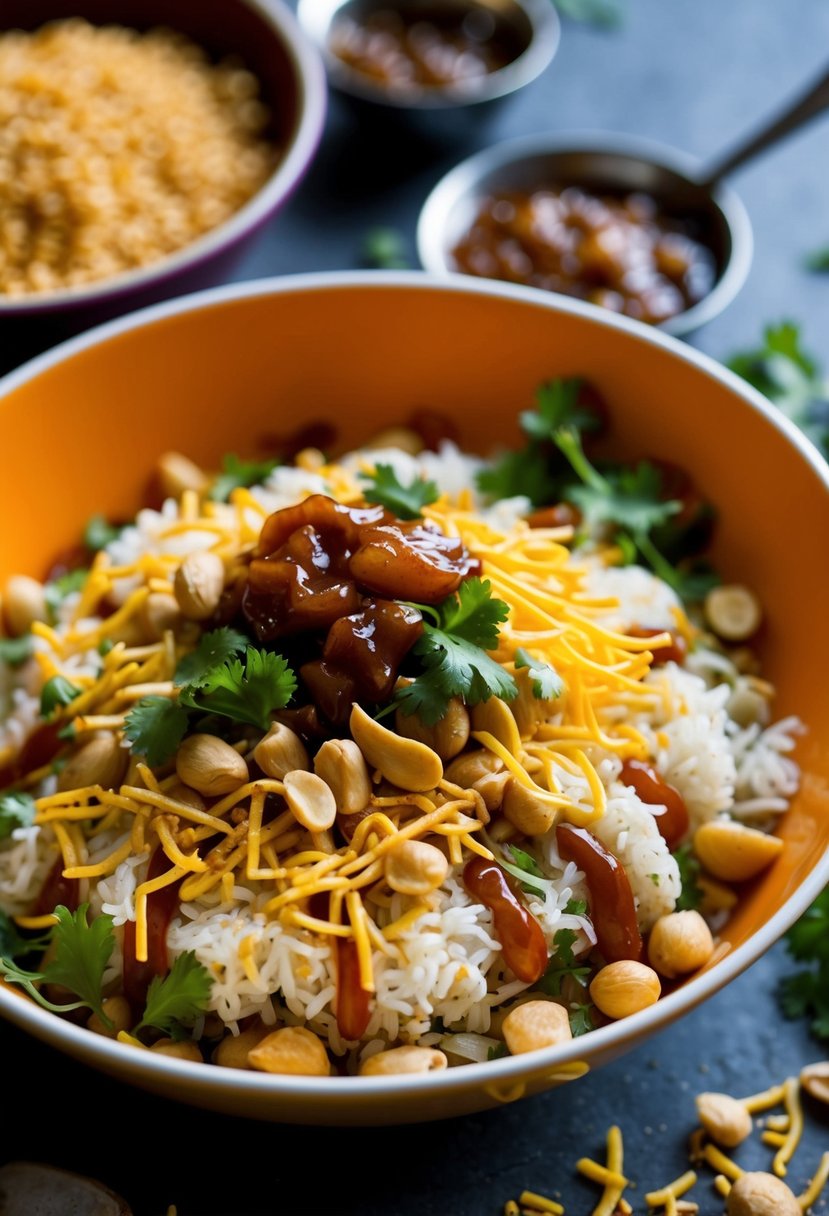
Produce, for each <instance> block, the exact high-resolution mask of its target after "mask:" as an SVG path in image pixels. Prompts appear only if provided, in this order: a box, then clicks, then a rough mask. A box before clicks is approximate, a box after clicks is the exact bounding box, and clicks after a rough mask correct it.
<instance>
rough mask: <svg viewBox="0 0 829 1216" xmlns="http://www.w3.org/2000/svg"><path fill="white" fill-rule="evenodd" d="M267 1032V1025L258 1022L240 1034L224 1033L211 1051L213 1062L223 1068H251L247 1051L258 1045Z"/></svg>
mask: <svg viewBox="0 0 829 1216" xmlns="http://www.w3.org/2000/svg"><path fill="white" fill-rule="evenodd" d="M267 1034H268V1030H267V1027H265V1026H262V1025H261V1024H259V1025H256V1026H249V1027H248V1029H247V1030H243V1031H242V1032H241V1034H237V1035H233V1034H228V1035H225V1037H224V1038H223V1039H222V1041H221V1043H220V1044H219V1045H218V1047H217V1048H216V1050H215V1051H214V1052H213V1063H214V1064H220V1065H221V1066H222V1067H223V1068H243V1069H250V1068H252V1067H253V1066H252V1064H251V1063H250V1060H249V1059H248V1053H249V1052H251V1051H252V1050H253V1048H254V1047H258V1046H259V1044H260V1043H261V1042H262V1040H263V1039H264V1038H265V1036H266V1035H267Z"/></svg>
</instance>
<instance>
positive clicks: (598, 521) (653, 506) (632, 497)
mask: <svg viewBox="0 0 829 1216" xmlns="http://www.w3.org/2000/svg"><path fill="white" fill-rule="evenodd" d="M553 438H554V440H555V442H556V443H557V444H558V446H559V448H560V449H561V451H562V452H563V453H564V455H565V456H566V457H567V459H568V460H569V462H570V464H571V465H572V467H573V469H574V470H575V472H576V473H577V474H578V475H579V477H581V479H582V482H583V484H582V485H575V486H572V487H571V488H570V490H569V492H568V497H569V498H570V499H571V500H572V501H573V502H574V503H575V504H576V506H577V507H578V508H579V510H580V511H581V513H582V516H583V517H584V521H585V523H586V524H587V526H588V527H589V528H596V527H601V526H602V525H604V524H612V525H614V526H615V527H618V528H624V529H626V530H627V531H628V532H630V533H631V534H632V536H633V538H634V539H636V538H637V537H638V536H639V535H641V534H643V533H647V532H650V530H651V529H652V528H655V527H658V526H659V525H660V524H664V523H665V521H666V520H668V519H670V517H671V516H672V515H676V514H677V512H678V511H680V510H681V505H682V504H681V503H679V502H676V501H673V500H669V501H665V500H664V499H663V498H661V497H660V495H661V490H662V477H661V475H660V473H659V470H658V469H657V468H656V466H655V465H653V464H650V463H649V462H648V461H644V460H643V461H641V462H640V463H639V464H638V465H636V467H635V468H628V467H624V466H623V467H621V468H619V469H616V470H614V471H612V472H610V473H608V475H607V476H603V475H602V474H601V473H599V472H598V471H597V470H596V469H594V468H593V466H592V465H591V464H590V462H589V461H588V459H587V457H586V456H585V454H584V448H583V447H582V442H581V437H580V436H579V433H578V432H577V431H575V430H573V429H572V428H564V429H562V430H558V431H556V432H555V434H554V436H553Z"/></svg>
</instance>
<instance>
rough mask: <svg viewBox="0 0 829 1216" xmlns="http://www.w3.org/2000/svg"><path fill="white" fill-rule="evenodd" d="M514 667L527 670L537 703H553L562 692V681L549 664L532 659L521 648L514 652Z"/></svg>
mask: <svg viewBox="0 0 829 1216" xmlns="http://www.w3.org/2000/svg"><path fill="white" fill-rule="evenodd" d="M515 666H516V667H517V668H518V669H519V670H520V669H521V668H522V667H525V668H526V669H527V674H528V675H529V677H530V679H531V680H532V689H533V696H534V697H535V698H536V699H537V700H539V701H554V700H555V698H556V697H560V696H561V694H562V692H563V691H564V681H563V680H562V678H561V676H560V675H559V674H558V672H557V671H556V669H555V667H552V666H551V665H550V664H549V663H545V662H544V661H543V660H542V659H534V658H533V657H532V655H531V654H528V653H527V651H526V650H524V649H523V647H519V648H518V650H516V652H515Z"/></svg>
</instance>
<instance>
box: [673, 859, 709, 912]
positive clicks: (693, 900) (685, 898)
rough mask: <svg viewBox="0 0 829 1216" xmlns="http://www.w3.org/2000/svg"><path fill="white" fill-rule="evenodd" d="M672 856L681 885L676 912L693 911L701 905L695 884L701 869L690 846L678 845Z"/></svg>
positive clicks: (700, 895)
mask: <svg viewBox="0 0 829 1216" xmlns="http://www.w3.org/2000/svg"><path fill="white" fill-rule="evenodd" d="M673 856H674V861H675V862H676V864H677V866H678V867H679V881H680V882H681V883H682V890H681V891H680V893H679V899H678V900H677V901H676V911H677V912H691V911H695V910H696V909H697V908H698V907H699V906H700V904H701V903H702V898H703V893H702V890H701V889H700V887H699V885H698V884H697V879H698V878H699V874H700V870H701V869H702V867H701V865H700V863H699V861H698V859H697V856H696V854H695V853H694V852H693V851H692V849H691V846H690V844H682V845H680V846H679V848H678V849H676V851H675V852H674V855H673Z"/></svg>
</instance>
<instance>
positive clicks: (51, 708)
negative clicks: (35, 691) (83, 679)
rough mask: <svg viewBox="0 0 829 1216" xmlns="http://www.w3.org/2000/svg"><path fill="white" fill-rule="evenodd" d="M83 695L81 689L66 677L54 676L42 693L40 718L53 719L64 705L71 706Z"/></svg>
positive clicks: (44, 686) (45, 685)
mask: <svg viewBox="0 0 829 1216" xmlns="http://www.w3.org/2000/svg"><path fill="white" fill-rule="evenodd" d="M80 695H81V690H80V688H78V687H77V685H76V684H73V683H72V681H71V680H67V679H66V677H65V676H52V678H51V679H50V680H47V681H46V683H45V684H44V685H43V688H42V689H41V691H40V716H41V718H47V719H48V718H51V717H52V715H53V714H54V713H55V711H56V710H57V709H60V707H61V706H63V705H71V703H72V702H73V701H74V700H75V698H76V697H79V696H80Z"/></svg>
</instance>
